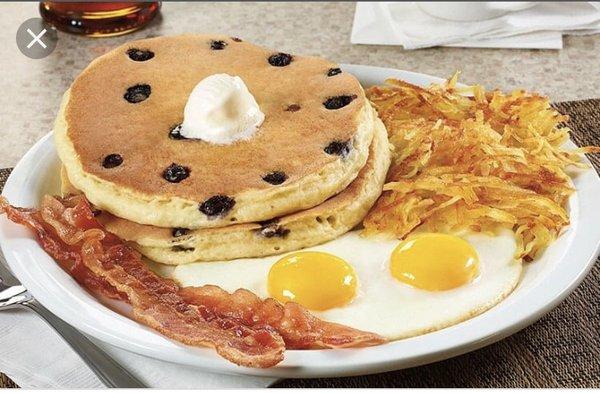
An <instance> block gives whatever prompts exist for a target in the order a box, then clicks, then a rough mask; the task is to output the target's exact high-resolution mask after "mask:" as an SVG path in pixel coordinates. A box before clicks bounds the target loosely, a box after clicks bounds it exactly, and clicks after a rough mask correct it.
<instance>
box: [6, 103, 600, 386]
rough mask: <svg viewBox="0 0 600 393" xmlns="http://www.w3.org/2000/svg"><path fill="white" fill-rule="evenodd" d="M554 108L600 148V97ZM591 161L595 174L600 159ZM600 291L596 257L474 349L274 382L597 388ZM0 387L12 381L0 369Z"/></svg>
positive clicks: (579, 137) (580, 140) (581, 140)
mask: <svg viewBox="0 0 600 393" xmlns="http://www.w3.org/2000/svg"><path fill="white" fill-rule="evenodd" d="M555 107H556V108H557V109H558V110H560V111H561V112H563V113H567V114H568V115H569V116H570V117H571V121H570V123H569V125H570V126H571V128H572V129H573V135H572V138H573V140H574V141H575V143H577V144H578V145H580V146H583V145H600V99H593V100H584V101H570V102H563V103H558V104H555ZM590 159H591V160H592V162H593V164H594V167H595V168H596V171H600V157H598V156H595V157H590ZM9 173H10V169H0V188H1V187H2V186H3V185H4V182H5V181H6V178H7V177H8V174H9ZM599 198H600V197H599ZM599 224H600V223H599ZM599 295H600V267H599V264H598V261H596V264H595V265H594V267H593V268H592V271H591V272H590V274H589V275H588V276H587V277H586V279H585V280H584V282H583V283H582V284H581V285H580V286H579V287H578V288H577V289H576V290H575V292H574V293H573V294H571V296H569V297H568V298H567V299H566V300H565V301H564V302H563V303H561V305H560V306H558V307H557V308H556V309H555V310H554V311H552V312H550V313H549V314H548V315H546V316H545V317H543V318H542V319H540V320H539V321H538V322H537V323H535V324H533V325H531V326H529V327H528V328H526V329H523V330H522V331H520V332H518V333H517V334H514V335H512V336H511V337H508V338H506V339H504V340H502V341H500V342H498V343H495V344H493V345H490V346H487V347H485V348H483V349H480V350H478V351H475V352H471V353H468V354H466V355H462V356H459V357H456V358H453V359H449V360H445V361H442V362H437V363H432V364H429V365H427V366H421V367H415V368H411V369H406V370H400V371H394V372H388V373H382V374H373V375H366V376H360V377H348V378H318V379H287V380H283V381H280V382H279V383H277V384H276V385H274V386H275V387H288V388H296V387H298V388H316V387H336V388H338V387H348V388H369V387H405V388H410V387H497V388H528V387H577V388H583V387H586V388H600V345H599V344H600V338H599V331H600V310H599V302H600V296H599ZM1 387H16V385H15V384H14V383H13V382H12V381H10V379H8V378H7V377H6V376H5V375H3V374H1V373H0V388H1Z"/></svg>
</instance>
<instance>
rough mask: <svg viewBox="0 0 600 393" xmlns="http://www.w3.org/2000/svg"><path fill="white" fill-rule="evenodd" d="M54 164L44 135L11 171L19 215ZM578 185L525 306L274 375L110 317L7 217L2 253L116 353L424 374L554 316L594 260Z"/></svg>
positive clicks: (373, 76) (596, 186)
mask: <svg viewBox="0 0 600 393" xmlns="http://www.w3.org/2000/svg"><path fill="white" fill-rule="evenodd" d="M342 68H343V69H344V70H345V71H347V72H351V73H353V74H354V75H356V76H357V77H358V78H359V79H360V80H361V82H362V83H363V84H364V85H366V86H369V85H372V84H376V83H381V82H382V81H383V80H384V79H386V78H398V79H403V80H406V81H408V82H411V83H415V84H419V85H428V84H430V83H432V82H440V81H442V79H441V78H437V77H432V76H429V75H425V74H419V73H413V72H407V71H401V70H394V69H389V68H381V67H371V66H361V65H344V66H343V67H342ZM56 160H57V158H56V152H55V149H54V146H53V144H52V139H51V134H48V135H46V136H45V137H44V138H42V139H41V140H40V141H38V142H37V143H36V144H35V145H34V146H33V147H32V148H31V149H30V150H29V151H28V152H27V154H26V155H25V156H24V157H23V158H22V159H21V161H20V162H19V163H18V164H17V166H16V167H15V169H14V170H13V172H12V174H11V176H10V177H9V179H8V181H7V182H6V185H5V187H4V191H3V195H4V196H5V197H7V198H8V200H9V201H10V202H11V203H14V204H17V205H24V206H27V205H33V204H35V203H36V202H35V201H33V200H32V198H33V197H32V195H33V194H35V193H36V192H38V193H39V192H41V187H42V186H41V184H42V183H43V182H48V181H51V179H46V177H52V176H55V174H52V173H47V171H48V170H49V169H48V168H49V166H51V165H53V163H55V162H56ZM45 171H46V172H45ZM54 181H56V178H55V179H54ZM575 184H576V186H577V189H578V192H577V193H576V196H575V197H574V198H572V199H571V203H570V209H571V218H572V225H571V227H570V228H569V229H568V230H567V233H565V234H564V235H563V237H564V238H565V239H566V240H565V242H563V243H565V244H566V246H564V247H562V249H560V250H558V253H559V254H560V255H561V256H562V257H561V258H559V259H560V260H558V261H556V263H555V264H554V265H552V266H551V270H550V271H549V272H548V273H547V277H545V279H544V280H543V281H541V280H538V281H537V282H534V283H533V284H532V285H530V286H529V287H528V288H527V289H526V295H527V296H526V297H525V296H524V295H520V297H514V299H511V297H509V298H508V299H506V300H505V301H503V302H502V303H500V304H499V305H498V306H496V307H494V308H492V309H491V310H489V311H487V312H485V313H484V314H482V315H479V316H477V317H475V318H472V319H470V320H468V321H465V322H463V323H460V324H458V325H455V326H452V327H449V328H446V329H442V330H440V331H437V332H433V333H429V334H425V335H422V336H418V337H413V338H409V339H405V340H400V341H395V342H391V343H387V344H384V345H381V346H377V347H371V348H361V349H344V350H314V351H287V352H286V356H285V360H284V361H283V362H282V363H281V364H279V365H278V366H276V367H273V368H270V369H250V368H244V367H239V366H236V365H234V364H231V363H229V362H227V361H225V360H224V359H222V358H220V357H219V356H218V355H216V354H215V353H214V351H212V350H211V349H205V348H191V347H188V346H185V345H181V344H179V343H176V342H174V341H171V340H169V339H167V338H165V337H163V336H162V335H160V334H159V333H157V332H155V331H153V330H152V329H149V328H147V327H145V326H143V325H140V324H138V323H137V322H135V321H133V320H131V319H128V318H126V317H124V316H122V315H120V314H118V313H116V312H114V311H112V310H110V309H109V308H107V307H106V306H104V305H102V304H101V303H100V302H98V301H97V300H96V299H95V298H93V297H92V296H91V295H89V294H88V293H87V292H86V291H85V290H83V289H82V288H81V287H79V286H78V285H77V284H76V283H75V281H74V280H73V279H72V278H71V277H70V276H69V275H68V274H67V273H65V272H64V271H62V270H61V269H60V268H59V267H58V265H57V264H56V263H55V262H54V261H53V260H52V259H51V258H50V257H49V256H48V255H47V254H45V252H44V251H43V250H42V249H41V248H40V246H39V245H38V244H37V242H36V241H35V239H34V237H33V235H32V234H31V233H30V232H29V231H27V230H26V229H24V228H22V227H20V226H18V225H16V224H13V223H11V222H9V221H8V220H7V219H6V217H4V216H2V217H0V246H1V248H2V251H3V252H4V255H5V257H6V260H7V262H8V264H9V267H10V268H11V270H12V271H13V272H14V273H15V275H16V276H17V277H18V278H19V280H21V282H22V283H23V285H25V287H27V288H28V289H29V291H30V292H31V293H32V294H33V296H34V297H35V298H36V299H38V300H39V301H40V302H41V303H42V304H43V305H44V306H46V307H47V308H48V309H49V310H50V311H52V312H53V313H54V314H56V315H57V316H58V317H60V318H61V319H63V320H64V321H66V322H67V323H69V324H71V325H73V326H74V327H76V328H77V329H79V330H81V331H83V332H84V333H86V334H88V335H90V336H92V337H95V338H97V339H99V340H102V341H104V342H106V343H108V344H111V345H115V346H117V347H120V348H122V349H125V350H129V351H132V352H135V353H138V354H141V355H145V356H149V357H152V358H156V359H160V360H165V361H170V362H174V363H179V364H186V365H192V366H197V367H199V368H201V369H203V370H207V371H213V372H219V373H228V374H244V375H257V376H270V377H285V378H299V377H332V376H348V375H358V374H368V373H374V372H384V371H390V370H396V369H401V368H407V367H412V366H417V365H421V364H426V363H430V362H434V361H439V360H443V359H447V358H449V357H452V356H457V355H460V354H463V353H466V352H469V351H472V350H475V349H478V348H481V347H483V346H485V345H488V344H491V343H493V342H496V341H498V340H500V339H502V338H504V337H507V336H509V335H511V334H513V333H515V332H516V331H518V330H520V329H522V328H524V327H526V326H528V325H529V324H531V323H533V322H534V321H536V320H537V319H539V318H540V317H541V316H543V315H544V314H546V313H547V312H549V311H550V310H552V309H553V308H554V307H556V306H557V305H558V304H559V303H560V302H561V301H562V300H563V299H564V298H565V297H566V296H567V295H568V294H569V293H571V292H572V291H573V290H574V289H575V288H576V287H577V285H578V284H579V283H580V282H581V281H582V280H583V278H584V277H585V275H586V274H587V273H588V272H589V270H590V269H591V267H592V266H593V264H594V261H595V259H596V257H597V255H598V252H599V245H600V226H598V225H597V224H598V222H600V209H598V207H599V206H598V202H597V201H598V199H597V196H598V195H599V194H600V179H599V178H598V175H597V174H596V172H595V171H594V170H593V169H592V170H590V171H587V172H586V173H585V174H584V175H582V176H580V177H579V178H578V179H577V180H576V181H575ZM567 254H568V256H569V258H568V261H567V260H566V258H565V257H566V255H567ZM34 262H35V263H34ZM515 292H517V291H515ZM511 296H512V295H511Z"/></svg>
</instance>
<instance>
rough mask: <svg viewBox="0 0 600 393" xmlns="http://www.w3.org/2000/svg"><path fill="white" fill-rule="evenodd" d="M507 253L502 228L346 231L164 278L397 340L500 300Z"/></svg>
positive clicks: (514, 274) (510, 270) (510, 267)
mask: <svg viewBox="0 0 600 393" xmlns="http://www.w3.org/2000/svg"><path fill="white" fill-rule="evenodd" d="M515 250H516V241H515V238H514V235H513V234H512V233H511V232H510V231H501V232H499V233H497V234H493V235H486V234H480V233H467V234H462V235H451V234H441V233H421V234H417V235H413V236H410V237H408V238H407V239H405V240H402V241H399V240H374V239H369V238H364V237H361V236H360V235H359V233H358V232H357V231H353V232H350V233H347V234H346V235H344V236H341V237H340V238H338V239H336V240H333V241H331V242H328V243H326V244H322V245H320V246H316V247H311V248H308V249H305V250H302V251H296V252H291V253H288V254H284V255H278V256H272V257H267V258H256V259H239V260H232V261H224V262H199V263H192V264H187V265H179V266H177V267H176V268H175V269H174V270H173V271H172V272H171V274H170V276H171V278H173V279H174V280H176V281H177V282H178V283H179V284H180V285H181V286H202V285H207V284H212V285H218V286H219V287H221V288H223V289H225V290H227V291H230V292H232V291H235V290H236V289H238V288H245V289H248V290H250V291H252V292H254V293H256V294H257V295H258V296H260V297H262V298H267V297H273V298H275V299H277V300H278V301H280V302H282V303H284V302H287V301H294V302H297V303H300V304H302V305H303V306H305V307H306V308H308V309H309V310H311V312H312V313H313V314H315V315H316V316H318V317H320V318H322V319H324V320H327V321H331V322H337V323H341V324H344V325H347V326H350V327H354V328H357V329H361V330H366V331H370V332H373V333H378V334H380V335H382V336H384V337H386V338H388V339H390V340H396V339H400V338H406V337H411V336H415V335H419V334H423V333H427V332H430V331H434V330H438V329H441V328H444V327H447V326H450V325H453V324H456V323H459V322H461V321H464V320H466V319H468V318H471V317H473V316H475V315H477V314H480V313H482V312H483V311H485V310H487V309H489V308H491V307H492V306H494V305H495V304H497V303H498V302H500V301H501V300H502V299H504V298H505V297H506V296H508V295H509V294H510V292H511V291H512V290H513V289H514V288H515V286H516V285H517V283H518V281H519V278H520V275H521V269H522V265H521V261H520V260H515V259H514V254H515Z"/></svg>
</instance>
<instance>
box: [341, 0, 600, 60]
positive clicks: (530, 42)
mask: <svg viewBox="0 0 600 393" xmlns="http://www.w3.org/2000/svg"><path fill="white" fill-rule="evenodd" d="M599 31H600V10H599V9H598V7H597V6H596V5H594V4H590V3H588V2H552V3H539V4H536V5H535V6H533V7H531V8H528V9H525V10H521V11H514V12H510V13H508V14H506V15H504V16H501V17H498V18H495V19H489V20H483V21H476V22H455V21H449V20H444V19H440V18H436V17H433V16H429V15H428V14H426V13H425V12H423V11H422V10H421V9H420V8H419V7H418V6H417V5H416V4H415V3H414V2H398V3H395V2H393V3H391V2H360V3H357V5H356V12H355V14H354V23H353V26H352V36H351V41H352V43H354V44H375V45H402V46H404V48H405V49H418V48H426V47H432V46H464V47H488V48H540V49H560V48H562V35H563V34H571V33H577V32H582V33H584V34H595V33H597V32H599Z"/></svg>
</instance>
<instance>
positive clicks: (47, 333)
mask: <svg viewBox="0 0 600 393" xmlns="http://www.w3.org/2000/svg"><path fill="white" fill-rule="evenodd" d="M93 341H94V342H95V343H96V344H98V345H99V346H100V347H102V349H104V350H105V351H106V352H107V353H109V354H110V355H111V356H113V357H114V359H115V360H117V361H118V362H119V363H120V364H121V365H123V366H125V367H126V368H127V369H128V370H129V371H131V372H132V373H133V374H135V375H136V376H137V377H138V378H140V379H141V380H142V381H143V382H144V383H145V384H146V385H147V386H149V387H152V388H162V389H186V388H187V389H189V388H195V389H207V388H209V389H210V388H264V387H267V386H269V385H270V384H272V383H273V382H275V379H273V378H262V377H246V376H232V375H222V374H213V373H207V372H203V371H201V370H199V369H197V368H194V367H189V366H181V365H177V364H173V363H168V362H162V361H159V360H155V359H150V358H147V357H144V356H140V355H136V354H133V353H131V352H127V351H124V350H122V349H119V348H115V347H112V346H109V345H106V344H103V343H100V342H98V341H97V340H93ZM0 354H1V355H0V371H2V372H4V373H5V374H6V375H8V376H9V377H10V378H11V379H12V380H13V381H15V383H16V384H17V385H19V386H21V387H23V388H47V389H73V388H80V389H94V388H103V387H104V385H103V384H102V383H101V382H100V381H99V380H98V379H97V378H96V376H95V375H94V373H92V371H90V369H89V368H88V367H87V366H86V365H85V364H84V363H83V361H82V360H81V359H80V358H79V356H78V355H77V354H76V353H75V352H73V350H71V348H70V347H69V346H68V345H67V344H66V343H65V342H64V341H63V340H62V338H60V336H59V335H58V334H56V333H55V332H54V330H52V328H50V327H49V326H48V325H46V323H45V322H43V321H42V320H41V318H39V317H38V316H37V315H35V314H34V313H32V312H29V311H27V310H14V311H13V310H10V311H2V312H0Z"/></svg>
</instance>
